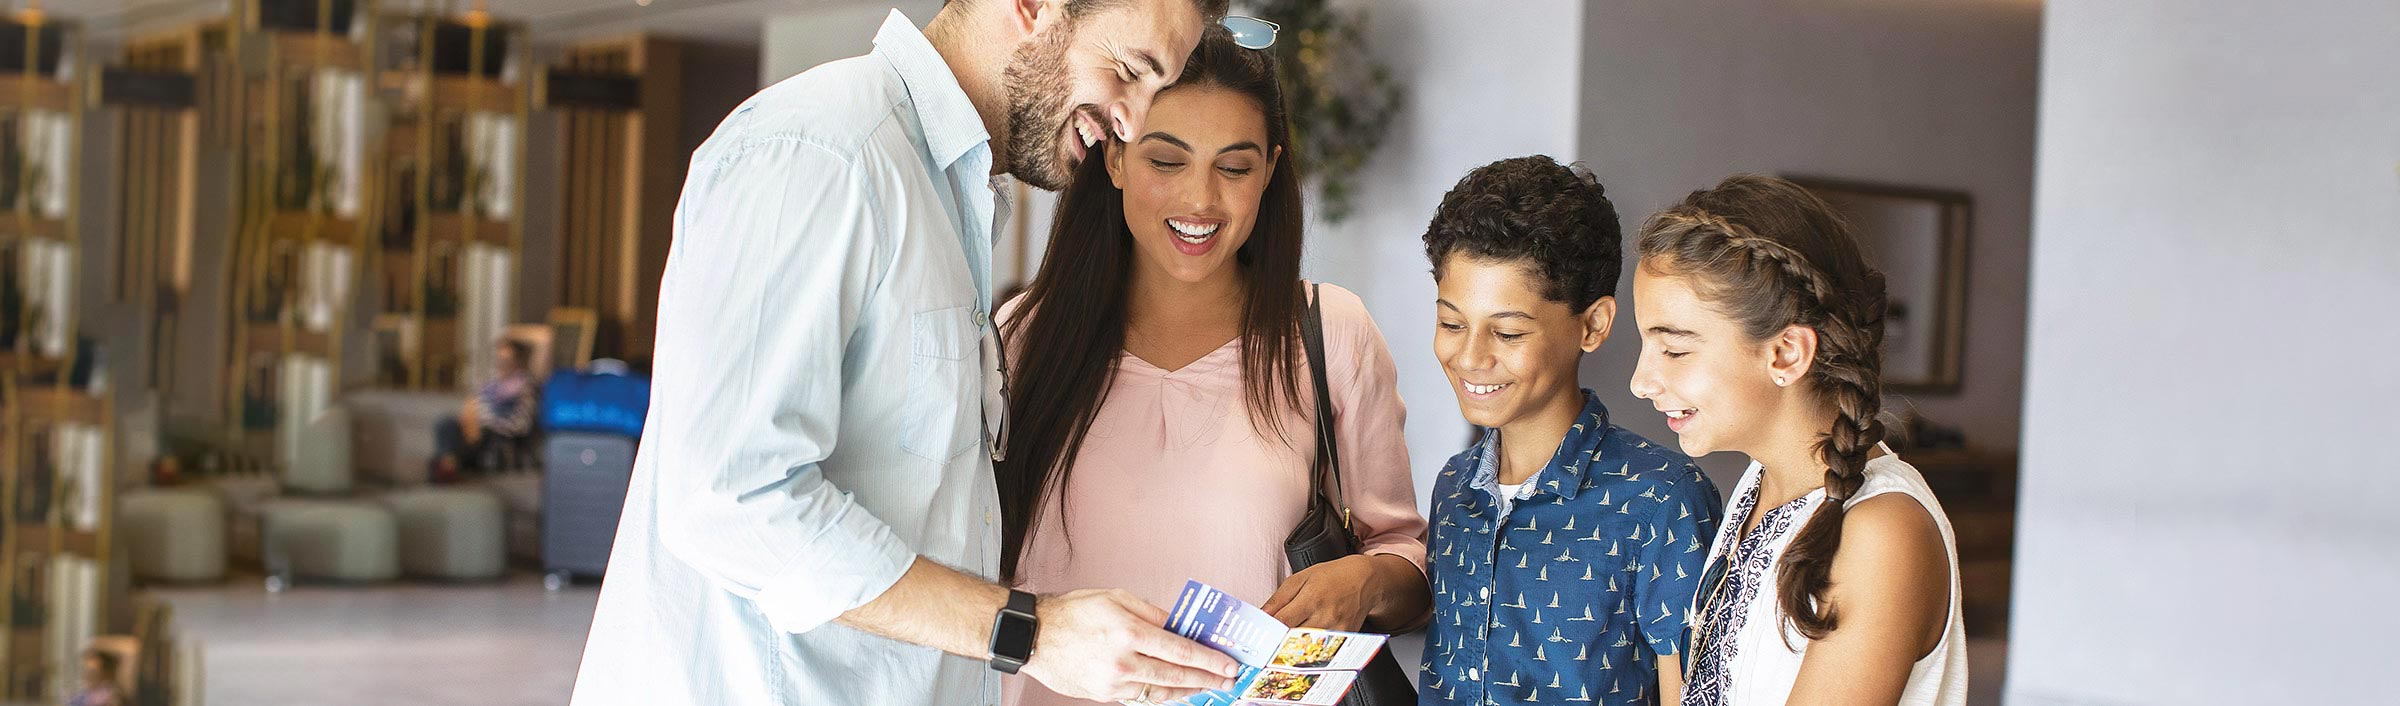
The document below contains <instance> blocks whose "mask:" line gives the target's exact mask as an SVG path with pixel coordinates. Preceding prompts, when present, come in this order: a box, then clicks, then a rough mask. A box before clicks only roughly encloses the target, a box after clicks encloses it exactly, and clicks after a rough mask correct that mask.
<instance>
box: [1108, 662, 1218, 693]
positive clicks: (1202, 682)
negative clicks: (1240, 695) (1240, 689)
mask: <svg viewBox="0 0 2400 706" xmlns="http://www.w3.org/2000/svg"><path fill="white" fill-rule="evenodd" d="M1128 659H1129V660H1130V661H1131V663H1130V664H1128V665H1127V666H1126V672H1127V677H1126V678H1127V679H1128V680H1130V681H1132V682H1135V683H1137V684H1148V685H1150V700H1152V701H1172V700H1174V699H1180V698H1183V697H1185V696H1190V695H1192V694H1197V693H1200V692H1203V691H1208V690H1210V689H1222V688H1225V687H1228V686H1232V684H1231V683H1230V682H1231V681H1232V680H1231V679H1230V678H1228V677H1226V676H1225V675H1222V674H1215V673H1211V672H1208V671H1203V670H1200V669H1194V668H1191V667H1187V666H1183V665H1180V664H1171V663H1168V662H1166V661H1164V660H1159V659H1155V658H1152V657H1149V656H1146V655H1138V654H1137V655H1132V656H1131V657H1129V658H1128Z"/></svg>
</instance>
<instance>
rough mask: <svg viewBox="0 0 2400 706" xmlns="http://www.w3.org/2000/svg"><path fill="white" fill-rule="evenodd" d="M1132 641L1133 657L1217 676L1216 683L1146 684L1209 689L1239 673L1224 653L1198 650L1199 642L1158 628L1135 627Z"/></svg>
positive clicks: (1237, 663) (1238, 669) (1239, 667)
mask: <svg viewBox="0 0 2400 706" xmlns="http://www.w3.org/2000/svg"><path fill="white" fill-rule="evenodd" d="M1133 639H1134V644H1133V651H1134V653H1135V654H1137V655H1141V656H1146V657H1150V658H1152V659H1156V660H1161V661H1164V662H1166V663H1169V664H1173V665H1179V666H1183V667H1187V668H1190V669H1192V670H1194V671H1198V672H1207V673H1213V674H1215V676H1216V677H1217V681H1216V682H1190V683H1186V682H1163V681H1157V682H1150V683H1152V684H1159V685H1166V686H1199V687H1204V688H1210V689H1213V688H1217V687H1218V686H1222V685H1223V684H1222V683H1221V682H1223V681H1224V680H1226V679H1231V678H1233V676H1234V675H1236V674H1240V673H1241V663H1239V662H1235V661H1233V658H1232V657H1227V656H1225V653H1223V652H1218V651H1216V650H1212V649H1209V648H1206V647H1202V646H1200V643H1197V642H1193V641H1191V640H1186V639H1184V638H1183V636H1181V635H1177V634H1175V633H1171V632H1167V631H1166V630H1165V629H1162V628H1154V627H1146V626H1145V627H1143V628H1139V629H1137V630H1136V631H1135V633H1134V638H1133Z"/></svg>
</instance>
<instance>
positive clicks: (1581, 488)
mask: <svg viewBox="0 0 2400 706" xmlns="http://www.w3.org/2000/svg"><path fill="white" fill-rule="evenodd" d="M1581 414H1582V416H1581V417H1580V418H1579V419H1578V420H1577V422H1576V424H1575V426H1574V427H1573V428H1572V429H1570V430H1569V431H1568V432H1567V436H1566V438H1565V439H1564V440H1562V441H1561V442H1560V443H1559V446H1558V451H1557V453H1556V454H1555V455H1553V456H1552V457H1551V459H1550V463H1549V464H1548V465H1546V466H1544V467H1543V468H1542V469H1541V470H1540V471H1538V472H1536V473H1535V474H1534V475H1532V476H1530V477H1528V478H1527V482H1525V483H1524V484H1523V485H1521V486H1519V487H1518V490H1517V492H1516V493H1515V494H1514V495H1513V496H1512V495H1509V494H1508V491H1507V490H1506V486H1502V485H1500V482H1499V472H1498V471H1499V453H1498V448H1499V441H1500V432H1499V431H1498V430H1489V431H1486V432H1484V436H1483V439H1482V441H1481V442H1480V443H1477V444H1476V445H1475V446H1473V447H1471V448H1468V449H1467V450H1465V451H1462V452H1460V453H1459V454H1458V455H1457V456H1453V457H1451V459H1450V462H1449V464H1448V465H1446V466H1444V467H1443V468H1442V472H1441V475H1440V477H1438V478H1437V479H1435V481H1434V493H1433V517H1432V519H1433V532H1432V534H1433V541H1432V543H1431V544H1429V545H1427V547H1426V550H1427V552H1428V553H1429V555H1428V556H1427V558H1426V561H1425V565H1426V569H1427V570H1428V571H1429V572H1430V573H1431V574H1432V578H1433V594H1434V597H1433V605H1434V609H1433V610H1434V613H1433V623H1432V624H1431V625H1430V626H1428V627H1427V628H1426V639H1425V660H1424V663H1423V665H1422V669H1423V670H1424V671H1423V673H1422V675H1421V676H1420V679H1419V685H1420V687H1421V689H1420V691H1419V693H1420V695H1421V697H1420V699H1419V701H1420V703H1422V704H1424V705H1425V706H1452V705H1454V704H1455V705H1462V706H1463V705H1466V704H1487V703H1579V704H1580V703H1592V704H1604V705H1612V706H1613V705H1630V704H1644V705H1647V704H1656V703H1658V655H1669V654H1675V653H1676V652H1677V650H1678V644H1679V642H1678V641H1679V640H1680V639H1681V638H1682V634H1683V627H1684V611H1685V610H1686V609H1687V608H1688V607H1689V606H1690V605H1691V603H1692V594H1693V593H1694V592H1695V591H1697V590H1698V587H1699V584H1700V574H1701V571H1702V569H1703V567H1702V562H1704V561H1705V560H1706V559H1707V558H1708V545H1707V541H1708V540H1709V539H1710V538H1712V537H1715V536H1716V531H1717V517H1718V513H1719V511H1720V510H1721V507H1722V504H1721V503H1722V500H1721V499H1720V496H1719V495H1718V493H1717V488H1716V486H1715V485H1714V484H1711V483H1710V482H1709V480H1708V476H1706V475H1704V474H1702V473H1701V472H1700V468H1699V467H1698V466H1695V465H1693V464H1692V460H1691V458H1689V457H1687V456H1684V455H1683V454H1682V453H1679V452H1677V451H1675V450H1674V449H1672V448H1668V447H1665V446H1661V445H1659V444H1656V443H1652V442H1650V441H1649V440H1647V439H1643V438H1642V437H1640V436H1638V435H1635V434H1634V433H1633V432H1629V431H1626V430H1625V429H1624V428H1622V427H1618V426H1615V425H1612V424H1610V423H1609V421H1608V409H1607V408H1606V407H1604V406H1602V405H1601V404H1600V400H1599V398H1598V397H1597V396H1595V395H1593V394H1592V392H1591V391H1590V390H1585V391H1584V406H1583V411H1582V413H1581Z"/></svg>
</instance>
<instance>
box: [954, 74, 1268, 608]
mask: <svg viewBox="0 0 2400 706" xmlns="http://www.w3.org/2000/svg"><path fill="white" fill-rule="evenodd" d="M1189 86H1217V87H1220V88H1224V89H1226V90H1229V91H1232V92H1234V93H1238V94H1241V95H1244V96H1248V97H1250V99H1251V100H1255V101H1257V102H1258V105H1259V112H1260V113H1262V114H1264V115H1265V116H1266V121H1267V142H1268V146H1267V150H1268V152H1269V153H1270V154H1275V155H1276V156H1275V174H1274V176H1273V177H1272V178H1270V179H1269V180H1268V182H1267V188H1266V192H1265V193H1264V194H1262V195H1261V196H1260V198H1259V204H1258V218H1257V220H1256V222H1255V224H1254V226H1253V230H1252V231H1251V233H1250V237H1249V239H1248V240H1246V241H1244V242H1243V243H1242V247H1241V249H1240V250H1237V251H1235V252H1234V263H1235V266H1236V267H1237V268H1238V269H1239V270H1240V271H1241V279H1242V284H1243V291H1244V299H1245V301H1246V303H1245V305H1244V311H1243V313H1242V334H1241V336H1242V349H1241V350H1242V380H1243V382H1244V387H1245V390H1246V395H1245V397H1246V398H1247V401H1248V404H1249V409H1250V420H1251V423H1252V425H1254V426H1256V427H1257V428H1258V429H1259V430H1260V432H1261V433H1262V434H1264V435H1271V436H1276V437H1279V438H1284V439H1285V440H1286V441H1287V443H1288V442H1289V439H1290V437H1289V436H1288V435H1286V434H1284V429H1283V425H1282V423H1281V422H1280V421H1279V420H1280V419H1281V416H1280V415H1278V414H1276V411H1277V408H1278V407H1279V406H1280V405H1283V404H1289V405H1291V409H1308V407H1306V406H1305V405H1303V404H1301V399H1300V386H1299V382H1298V379H1299V376H1300V375H1301V374H1302V373H1303V369H1302V366H1303V365H1304V364H1303V363H1302V362H1301V361H1300V360H1298V359H1299V357H1300V356H1299V350H1300V347H1299V331H1300V330H1299V319H1300V316H1299V312H1300V306H1301V303H1302V300H1303V295H1302V293H1301V291H1300V237H1301V228H1302V223H1303V222H1304V221H1303V219H1302V217H1301V212H1300V173H1299V171H1298V170H1296V169H1294V168H1293V165H1292V153H1293V150H1292V149H1291V147H1290V145H1291V129H1290V128H1289V127H1288V126H1287V125H1286V123H1285V116H1284V107H1283V91H1282V89H1281V87H1280V86H1278V85H1277V84H1276V82H1275V60H1274V56H1273V53H1272V52H1267V51H1256V50H1250V49H1243V48H1241V47H1239V46H1235V45H1234V43H1233V40H1232V37H1231V35H1230V34H1228V33H1227V32H1225V31H1224V30H1223V29H1222V28H1218V27H1213V26H1212V27H1210V28H1209V31H1208V32H1207V33H1206V34H1205V35H1204V36H1202V38H1201V40H1200V46H1199V47H1198V48H1197V49H1195V50H1193V52H1192V56H1191V59H1190V61H1188V62H1187V63H1185V65H1184V69H1183V76H1182V77H1181V78H1179V79H1178V80H1177V81H1176V82H1175V85H1173V86H1170V87H1168V88H1167V89H1166V90H1168V91H1173V90H1176V89H1179V88H1184V87H1189ZM1278 152H1280V154H1276V153H1278ZM1133 258H1134V252H1133V233H1132V231H1130V230H1129V229H1128V228H1127V227H1126V225H1125V194H1124V192H1123V191H1120V190H1119V189H1117V187H1116V185H1115V184H1114V183H1112V182H1111V181H1110V180H1109V176H1108V165H1107V164H1106V156H1105V155H1104V154H1103V153H1099V152H1094V153H1093V154H1092V155H1091V156H1090V157H1088V158H1086V159H1084V160H1083V164H1082V166H1081V167H1079V168H1078V169H1077V170H1076V172H1075V180H1074V183H1072V184H1070V185H1068V187H1067V190H1066V191H1064V192H1061V193H1060V194H1059V198H1058V211H1057V213H1056V217H1055V218H1054V220H1053V223H1052V227H1051V230H1050V248H1049V251H1048V252H1047V253H1046V254H1044V255H1043V256H1042V268H1041V270H1040V271H1039V272H1038V273H1036V274H1035V275H1034V278H1033V283H1032V284H1031V285H1030V286H1028V287H1027V288H1026V290H1025V294H1024V295H1023V296H1021V297H1019V298H1018V299H1017V301H1016V303H1015V307H1016V309H1015V315H1014V316H1013V317H1012V318H1011V319H1010V320H1009V321H1008V323H1007V324H1006V325H1005V326H1003V327H1002V330H1001V332H1000V333H1001V336H1002V338H1003V339H1004V340H1005V341H1006V342H1007V343H1008V344H1019V343H1021V344H1022V345H1021V347H1018V348H1015V349H1014V350H1018V351H1022V352H1021V353H1020V354H1018V355H1016V356H1013V359H1012V360H1011V361H1010V370H1009V371H1008V375H1009V381H1008V389H1009V393H1010V394H1009V399H1008V419H1009V432H1008V440H1007V451H1008V454H1007V460H1005V461H1002V462H1000V463H998V464H996V466H995V469H994V470H995V472H996V474H997V475H998V479H999V485H1000V510H1001V513H1002V515H1001V516H1002V520H1001V554H1000V576H1001V580H1003V581H1013V580H1015V577H1016V575H1017V573H1016V571H1017V559H1018V558H1019V556H1020V555H1022V554H1023V553H1024V551H1025V543H1026V537H1027V536H1028V535H1029V534H1031V532H1032V529H1033V527H1034V526H1035V524H1036V523H1037V522H1039V521H1040V519H1041V512H1042V509H1043V506H1044V500H1045V499H1046V498H1047V497H1048V496H1049V495H1051V494H1053V493H1058V492H1062V489H1064V488H1065V487H1066V485H1067V472H1068V470H1069V469H1072V468H1074V466H1075V455H1076V452H1077V450H1079V449H1080V448H1081V447H1082V446H1083V439H1084V432H1085V431H1086V430H1087V429H1089V428H1090V427H1091V423H1092V420H1093V418H1095V417H1097V416H1098V415H1099V413H1100V402H1101V400H1103V399H1105V398H1106V397H1107V396H1108V388H1109V384H1110V383H1111V382H1112V381H1113V380H1114V379H1115V377H1116V372H1117V361H1118V359H1119V356H1121V355H1123V353H1124V350H1125V320H1126V316H1127V313H1128V312H1127V311H1126V304H1125V303H1126V301H1127V300H1128V299H1130V298H1131V292H1130V291H1128V288H1129V287H1130V286H1131V284H1132V270H1133ZM1059 511H1060V512H1065V511H1066V506H1065V503H1064V501H1063V500H1062V501H1061V503H1060V505H1059Z"/></svg>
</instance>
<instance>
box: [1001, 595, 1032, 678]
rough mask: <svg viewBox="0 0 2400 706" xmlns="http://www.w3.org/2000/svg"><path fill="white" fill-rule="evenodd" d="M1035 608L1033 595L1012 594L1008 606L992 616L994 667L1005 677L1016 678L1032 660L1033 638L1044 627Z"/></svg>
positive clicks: (1002, 607) (1009, 596)
mask: <svg viewBox="0 0 2400 706" xmlns="http://www.w3.org/2000/svg"><path fill="white" fill-rule="evenodd" d="M1033 604H1034V597H1033V594H1031V593H1026V592H1024V591H1017V590H1011V591H1009V592H1008V605H1005V606H1001V607H1000V612H999V613H998V614H997V615H994V616H992V661H991V664H992V668H993V669H997V670H1000V673H1002V674H1015V673H1017V670H1019V669H1024V668H1025V663H1026V662H1027V661H1029V660H1032V659H1033V636H1034V634H1035V633H1036V632H1038V631H1039V629H1040V627H1041V626H1040V621H1039V620H1038V619H1036V618H1035V617H1034V614H1033Z"/></svg>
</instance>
